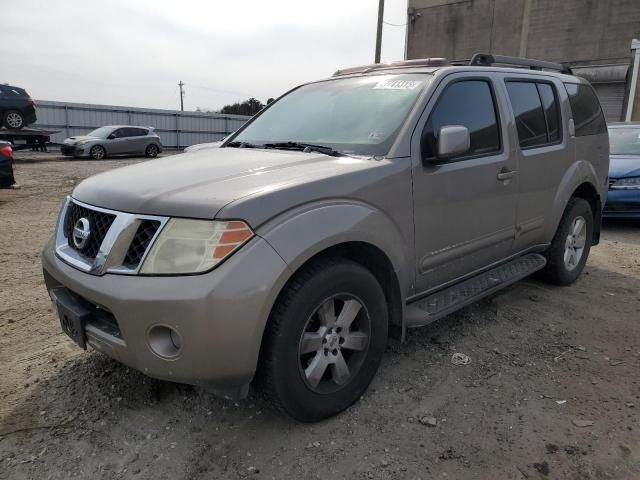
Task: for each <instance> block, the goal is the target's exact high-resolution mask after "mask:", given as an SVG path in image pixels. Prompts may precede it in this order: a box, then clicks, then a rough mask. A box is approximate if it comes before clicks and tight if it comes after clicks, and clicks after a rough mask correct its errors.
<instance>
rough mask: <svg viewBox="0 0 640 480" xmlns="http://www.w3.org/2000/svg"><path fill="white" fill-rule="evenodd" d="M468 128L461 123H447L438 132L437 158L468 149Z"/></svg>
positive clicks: (447, 156)
mask: <svg viewBox="0 0 640 480" xmlns="http://www.w3.org/2000/svg"><path fill="white" fill-rule="evenodd" d="M469 148H471V137H470V136H469V129H468V128H467V127H463V126H462V125H447V126H445V127H442V128H441V129H440V131H439V132H438V158H451V157H455V156H456V155H460V154H461V153H465V152H467V151H469Z"/></svg>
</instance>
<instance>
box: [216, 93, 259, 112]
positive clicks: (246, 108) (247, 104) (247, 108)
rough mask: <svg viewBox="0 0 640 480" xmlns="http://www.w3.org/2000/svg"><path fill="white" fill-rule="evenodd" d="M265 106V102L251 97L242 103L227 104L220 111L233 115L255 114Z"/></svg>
mask: <svg viewBox="0 0 640 480" xmlns="http://www.w3.org/2000/svg"><path fill="white" fill-rule="evenodd" d="M263 108H264V104H263V103H262V102H261V101H260V100H258V99H256V98H253V97H251V98H250V99H249V100H245V101H244V102H242V103H238V102H236V103H234V104H232V105H225V106H224V107H222V109H221V110H220V113H228V114H231V115H255V114H256V113H258V112H259V111H260V110H262V109H263Z"/></svg>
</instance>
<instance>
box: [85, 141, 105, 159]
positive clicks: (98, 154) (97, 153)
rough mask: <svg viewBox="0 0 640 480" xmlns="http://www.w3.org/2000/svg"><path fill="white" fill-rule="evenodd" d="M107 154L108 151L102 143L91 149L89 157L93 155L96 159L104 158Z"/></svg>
mask: <svg viewBox="0 0 640 480" xmlns="http://www.w3.org/2000/svg"><path fill="white" fill-rule="evenodd" d="M106 156H107V152H106V151H105V149H104V147H103V146H101V145H94V146H93V147H91V149H90V150H89V157H91V158H92V159H94V160H102V159H104V158H105V157H106Z"/></svg>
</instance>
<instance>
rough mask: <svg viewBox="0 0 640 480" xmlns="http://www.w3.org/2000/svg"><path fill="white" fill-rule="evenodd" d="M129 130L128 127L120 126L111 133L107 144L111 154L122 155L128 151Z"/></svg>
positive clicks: (108, 151)
mask: <svg viewBox="0 0 640 480" xmlns="http://www.w3.org/2000/svg"><path fill="white" fill-rule="evenodd" d="M127 130H128V128H118V129H116V130H114V131H113V133H111V135H109V138H108V139H107V144H106V147H107V153H108V154H109V155H120V154H122V153H126V152H127V138H126V137H127V135H128V133H127ZM111 137H113V138H111Z"/></svg>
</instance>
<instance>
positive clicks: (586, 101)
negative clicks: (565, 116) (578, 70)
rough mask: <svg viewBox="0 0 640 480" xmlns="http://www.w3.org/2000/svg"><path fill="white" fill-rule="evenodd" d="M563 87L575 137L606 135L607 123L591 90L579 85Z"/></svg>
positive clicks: (588, 86)
mask: <svg viewBox="0 0 640 480" xmlns="http://www.w3.org/2000/svg"><path fill="white" fill-rule="evenodd" d="M564 87H565V89H566V90H567V94H568V95H569V103H570V104H571V112H572V114H573V123H574V124H575V127H576V137H582V136H585V135H596V134H599V133H606V131H607V122H606V121H605V119H604V115H603V113H602V108H600V101H599V100H598V97H597V96H596V93H595V92H594V91H593V88H592V87H591V86H590V85H584V84H579V83H565V84H564Z"/></svg>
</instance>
